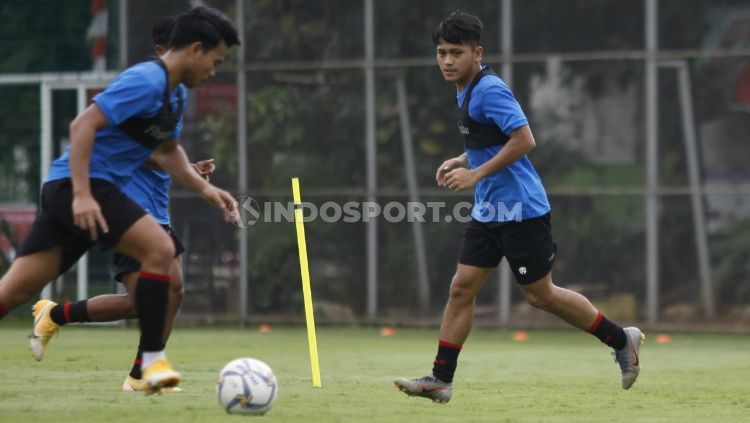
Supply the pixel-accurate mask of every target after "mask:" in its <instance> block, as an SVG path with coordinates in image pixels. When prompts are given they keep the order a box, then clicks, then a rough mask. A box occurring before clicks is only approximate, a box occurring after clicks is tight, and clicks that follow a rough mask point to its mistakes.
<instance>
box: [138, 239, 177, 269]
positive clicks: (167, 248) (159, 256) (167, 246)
mask: <svg viewBox="0 0 750 423" xmlns="http://www.w3.org/2000/svg"><path fill="white" fill-rule="evenodd" d="M173 258H174V245H172V243H171V242H169V243H159V244H155V245H153V246H152V247H151V248H149V250H148V252H146V257H144V259H143V265H144V267H151V266H155V267H160V268H164V269H168V268H169V264H170V263H171V262H172V259H173Z"/></svg>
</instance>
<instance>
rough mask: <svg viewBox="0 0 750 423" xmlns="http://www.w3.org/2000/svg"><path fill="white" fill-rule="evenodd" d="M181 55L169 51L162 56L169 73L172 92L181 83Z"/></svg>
mask: <svg viewBox="0 0 750 423" xmlns="http://www.w3.org/2000/svg"><path fill="white" fill-rule="evenodd" d="M179 54H180V53H179V52H173V51H168V52H166V53H165V54H164V55H163V56H161V60H162V61H163V62H164V66H166V67H167V73H168V74H169V89H170V90H173V89H175V87H177V85H179V84H180V82H181V78H182V73H183V66H182V60H181V59H180V57H179Z"/></svg>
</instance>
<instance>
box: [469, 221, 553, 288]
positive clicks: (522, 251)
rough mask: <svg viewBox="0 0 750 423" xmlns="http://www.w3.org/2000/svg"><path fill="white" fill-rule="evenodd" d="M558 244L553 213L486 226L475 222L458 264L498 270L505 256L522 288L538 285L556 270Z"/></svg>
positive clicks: (470, 227)
mask: <svg viewBox="0 0 750 423" xmlns="http://www.w3.org/2000/svg"><path fill="white" fill-rule="evenodd" d="M556 256H557V244H555V242H554V241H553V240H552V225H551V223H550V215H549V213H547V214H545V215H544V216H540V217H535V218H532V219H526V220H522V221H520V222H515V221H513V222H489V223H482V222H479V221H477V220H474V219H471V222H469V223H467V224H466V229H464V237H463V239H462V241H461V250H460V252H459V258H458V262H459V263H460V264H465V265H468V266H475V267H497V265H498V264H500V260H502V258H503V257H505V258H507V259H508V263H510V268H511V270H512V271H513V274H514V275H515V277H516V281H517V282H518V283H519V284H521V285H526V284H530V283H532V282H535V281H537V280H539V279H541V278H542V277H544V276H545V275H546V274H547V273H549V272H550V270H552V266H553V265H554V263H555V257H556Z"/></svg>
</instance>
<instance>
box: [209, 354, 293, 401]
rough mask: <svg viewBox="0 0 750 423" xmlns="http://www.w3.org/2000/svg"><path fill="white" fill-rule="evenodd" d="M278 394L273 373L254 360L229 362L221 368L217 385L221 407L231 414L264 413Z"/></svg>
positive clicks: (246, 359)
mask: <svg viewBox="0 0 750 423" xmlns="http://www.w3.org/2000/svg"><path fill="white" fill-rule="evenodd" d="M278 392H279V385H278V383H277V382H276V376H275V375H274V374H273V370H271V368H270V367H268V365H267V364H266V363H264V362H262V361H260V360H256V359H254V358H238V359H236V360H232V361H230V362H229V364H227V365H226V366H224V368H223V369H221V373H219V380H218V381H217V382H216V395H218V397H219V404H221V407H222V408H223V409H224V410H226V412H227V413H229V414H257V415H261V414H265V413H266V412H267V411H268V410H269V409H270V408H271V406H272V405H273V402H274V401H276V395H277V394H278Z"/></svg>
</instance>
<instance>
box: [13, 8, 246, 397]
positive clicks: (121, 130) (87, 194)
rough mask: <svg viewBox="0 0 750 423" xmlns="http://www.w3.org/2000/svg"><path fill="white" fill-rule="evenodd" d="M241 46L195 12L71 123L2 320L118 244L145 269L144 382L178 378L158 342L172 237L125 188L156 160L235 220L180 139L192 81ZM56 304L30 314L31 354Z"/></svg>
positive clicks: (232, 206) (206, 14) (219, 23)
mask: <svg viewBox="0 0 750 423" xmlns="http://www.w3.org/2000/svg"><path fill="white" fill-rule="evenodd" d="M239 43H240V40H239V38H238V35H237V31H236V29H235V28H234V26H233V25H232V23H231V22H230V21H229V20H228V19H227V18H226V17H225V16H224V15H223V14H222V13H221V12H219V11H217V10H215V9H210V8H206V7H196V8H193V9H191V10H189V11H187V12H185V13H183V14H181V15H179V17H178V18H177V23H176V26H175V28H174V31H173V33H172V37H171V44H172V46H171V48H170V50H169V51H168V52H167V53H166V54H165V55H164V56H162V57H161V58H160V59H158V60H155V61H152V62H146V63H142V64H138V65H136V66H133V67H131V68H129V69H127V70H125V71H124V72H123V73H121V74H120V75H119V76H118V77H116V78H115V79H114V80H113V81H112V83H111V84H110V85H109V86H108V87H107V89H106V90H104V91H103V92H102V93H100V94H98V95H97V96H96V97H94V104H92V105H91V106H89V107H88V108H87V109H86V110H85V111H84V112H83V113H81V114H80V115H78V116H77V117H76V118H75V119H74V120H73V122H72V123H71V124H70V140H71V144H70V147H69V149H68V150H66V152H65V153H64V154H63V155H62V156H61V157H60V158H58V159H57V160H55V161H54V162H53V163H52V165H51V167H50V172H49V175H48V177H47V179H46V181H45V183H44V184H43V186H42V193H41V200H40V210H39V213H38V215H37V218H36V220H35V221H34V225H33V226H32V229H31V231H30V232H29V235H28V236H27V238H26V239H25V240H24V243H23V246H22V247H21V250H20V252H19V254H18V257H17V258H16V260H15V261H14V262H13V264H12V265H11V268H10V269H9V270H8V272H6V273H5V275H3V277H2V279H0V317H2V316H4V315H6V314H7V313H8V311H9V310H11V309H13V308H14V307H17V306H19V305H21V304H23V303H25V302H26V301H28V300H29V299H30V298H31V297H33V296H34V295H37V294H38V293H39V292H40V291H41V290H42V288H43V287H44V285H46V284H47V283H48V282H49V281H50V280H53V279H55V278H56V277H57V276H59V275H60V274H62V273H64V272H65V271H67V270H68V269H69V268H70V267H71V266H72V265H73V264H74V263H75V262H76V261H77V260H78V259H79V258H80V257H81V255H83V254H84V253H85V252H86V251H87V250H88V249H89V248H90V247H91V246H93V245H94V244H97V245H98V246H99V247H100V248H102V249H109V248H114V250H115V252H118V253H121V254H125V255H127V256H130V257H132V258H134V259H135V260H137V261H138V262H139V263H140V265H141V266H140V272H139V274H138V280H137V289H136V293H135V306H136V309H137V313H138V320H139V328H140V332H141V339H140V345H141V347H142V349H143V361H142V364H141V369H142V371H143V375H142V378H143V380H144V382H146V383H147V385H148V389H149V391H150V392H158V391H160V390H161V389H162V388H165V387H172V386H176V385H177V384H178V383H179V382H180V381H181V379H182V377H181V375H180V374H179V373H178V372H176V371H175V370H174V369H173V368H172V365H171V364H170V363H169V361H168V360H167V358H166V355H165V353H164V345H163V338H162V336H163V333H164V327H165V320H166V311H167V301H168V300H167V298H168V291H169V283H170V281H171V276H170V274H169V271H170V267H171V265H172V261H173V259H174V257H175V247H174V243H173V241H172V240H171V239H170V237H169V235H168V234H167V233H166V232H165V231H164V230H163V229H162V228H161V227H160V226H159V224H158V223H157V222H156V220H155V219H154V218H153V217H151V216H150V215H149V214H148V213H147V212H146V211H145V210H144V209H143V208H142V207H141V206H139V205H138V204H137V203H135V202H134V201H133V200H132V199H130V198H129V197H127V196H126V195H125V194H124V193H123V192H122V188H123V187H124V186H125V185H127V183H128V182H129V181H130V178H131V177H132V175H133V173H134V172H135V171H136V170H137V169H138V168H139V167H140V166H141V165H142V164H143V163H144V162H145V161H146V160H147V159H148V158H149V157H150V158H151V159H153V160H154V161H155V162H156V163H157V164H158V165H159V167H161V168H162V169H164V170H165V171H166V172H167V173H169V174H170V175H171V176H172V177H174V178H175V179H176V180H177V181H178V182H180V183H181V184H183V185H185V186H187V187H188V188H190V189H192V190H193V191H195V192H198V193H200V194H201V196H202V197H203V198H204V199H206V200H207V201H208V202H209V203H211V204H213V205H214V206H216V207H217V208H219V209H221V210H222V211H223V213H224V216H225V219H232V218H234V217H236V214H237V203H236V201H235V200H234V198H233V197H232V196H231V195H230V194H229V193H228V192H226V191H224V190H221V189H219V188H217V187H215V186H213V185H211V184H209V183H208V182H207V181H206V180H205V179H203V178H201V176H200V175H198V173H197V172H195V171H194V170H193V168H192V167H191V165H190V162H189V161H188V160H187V156H186V154H185V152H184V150H183V149H182V147H180V146H179V144H178V143H177V141H176V140H177V139H178V138H179V136H180V132H181V130H182V110H183V107H184V102H185V96H186V95H187V91H186V87H188V88H194V87H197V86H199V85H200V84H202V83H203V82H205V81H206V80H208V79H209V78H211V77H212V76H213V75H214V72H215V68H216V66H218V65H219V64H220V63H221V62H222V61H223V60H224V58H225V56H226V54H227V52H228V50H229V48H230V47H231V46H233V45H238V44H239ZM52 307H53V305H52V304H47V305H46V306H45V307H42V308H36V309H35V310H34V316H35V326H34V331H33V332H32V334H31V337H32V339H33V340H35V342H34V343H33V344H32V345H33V349H34V354H35V355H41V354H43V351H44V348H45V346H46V344H47V342H48V341H49V337H50V336H52V335H53V334H54V333H55V330H54V329H50V327H52V324H53V323H54V322H52V319H51V317H50V310H51V309H52ZM67 311H68V312H69V310H67ZM63 312H66V310H63Z"/></svg>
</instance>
